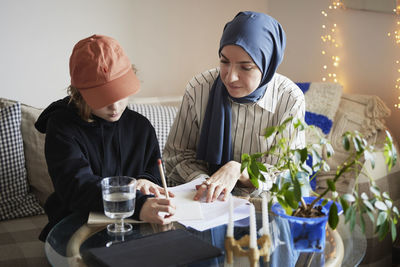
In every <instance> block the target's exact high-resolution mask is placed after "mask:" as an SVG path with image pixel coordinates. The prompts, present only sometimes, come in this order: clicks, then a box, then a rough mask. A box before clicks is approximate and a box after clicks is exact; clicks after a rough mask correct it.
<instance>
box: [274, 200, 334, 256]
mask: <svg viewBox="0 0 400 267" xmlns="http://www.w3.org/2000/svg"><path fill="white" fill-rule="evenodd" d="M314 199H315V197H304V201H305V202H306V203H307V204H309V203H311V202H312V201H313V200H314ZM321 203H322V200H320V201H319V202H317V204H316V205H317V206H318V205H320V204H321ZM331 204H332V202H330V203H328V204H326V205H325V206H323V207H322V212H323V213H324V214H326V216H323V217H317V218H301V217H294V216H289V215H287V214H286V213H285V210H284V209H283V208H282V206H281V205H280V204H279V203H275V204H273V205H272V211H273V212H274V213H275V214H276V215H278V216H280V217H282V218H285V219H287V220H288V222H289V227H290V232H291V241H292V243H293V247H294V249H295V250H298V251H302V252H323V251H324V249H325V236H326V223H327V221H328V213H329V207H330V205H331ZM336 205H337V206H338V214H340V213H341V212H342V208H341V206H340V205H339V204H338V203H336Z"/></svg>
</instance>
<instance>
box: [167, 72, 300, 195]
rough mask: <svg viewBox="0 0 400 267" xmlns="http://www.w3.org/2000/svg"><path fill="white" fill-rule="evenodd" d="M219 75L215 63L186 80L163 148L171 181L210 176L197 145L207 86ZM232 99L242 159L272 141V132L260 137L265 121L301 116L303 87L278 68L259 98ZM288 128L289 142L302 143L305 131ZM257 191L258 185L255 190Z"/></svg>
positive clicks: (236, 151) (236, 148)
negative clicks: (243, 102)
mask: <svg viewBox="0 0 400 267" xmlns="http://www.w3.org/2000/svg"><path fill="white" fill-rule="evenodd" d="M218 75H219V69H212V70H208V71H206V72H203V73H201V74H199V75H196V76H195V77H194V78H193V79H192V80H191V81H190V82H189V83H188V85H187V86H186V92H185V95H184V97H183V100H182V103H181V107H180V109H179V112H178V114H177V116H176V118H175V121H174V123H173V125H172V127H171V130H170V132H169V136H168V140H167V143H166V145H165V148H164V153H163V159H164V163H165V168H166V172H167V177H168V180H169V181H170V184H182V183H185V182H189V181H191V180H193V179H195V178H198V177H200V176H204V177H208V176H209V174H208V169H207V164H206V162H204V161H199V160H196V147H197V142H198V140H199V137H200V129H201V127H202V123H203V119H204V113H205V110H206V107H207V102H208V96H209V92H210V90H211V87H212V85H213V83H214V80H215V79H216V78H217V76H218ZM230 102H231V108H232V126H231V127H232V130H231V134H232V149H233V160H235V161H237V162H241V155H242V154H243V153H248V154H253V153H256V152H264V151H267V150H268V149H269V147H270V146H271V145H272V144H274V142H275V141H276V140H275V136H271V137H269V138H268V139H267V140H266V139H265V137H264V134H265V129H266V128H267V127H270V126H276V125H279V124H280V123H281V122H283V121H284V120H285V119H286V118H288V117H290V116H293V117H294V118H299V119H301V120H302V121H304V113H305V102H304V95H303V92H302V91H301V90H300V89H299V88H298V86H297V85H296V84H295V83H293V82H292V81H291V80H289V79H288V78H286V77H285V76H283V75H280V74H277V73H276V74H275V75H274V77H273V78H272V80H271V81H270V82H269V83H268V87H267V90H266V93H265V95H264V96H263V97H262V98H261V99H260V100H259V101H258V102H256V103H245V104H240V103H236V102H233V101H230ZM286 134H287V135H288V137H291V138H289V140H290V139H291V140H292V143H291V147H292V148H299V147H304V146H305V137H304V133H303V132H298V131H297V130H295V129H294V127H293V126H292V127H289V128H288V131H287V133H286ZM286 134H285V135H286ZM262 160H263V163H266V165H267V166H268V165H272V164H274V163H276V161H277V158H274V157H268V158H263V159H262ZM264 189H265V188H264ZM260 191H262V190H258V193H259V192H260Z"/></svg>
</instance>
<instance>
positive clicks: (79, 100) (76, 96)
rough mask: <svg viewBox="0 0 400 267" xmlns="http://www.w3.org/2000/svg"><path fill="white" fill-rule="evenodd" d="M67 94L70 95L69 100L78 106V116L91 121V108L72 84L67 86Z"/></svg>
mask: <svg viewBox="0 0 400 267" xmlns="http://www.w3.org/2000/svg"><path fill="white" fill-rule="evenodd" d="M68 95H69V96H70V97H71V98H70V100H69V102H70V103H71V102H73V103H74V104H75V106H76V107H77V108H78V111H79V116H80V117H81V118H82V119H83V120H84V121H88V122H91V121H93V120H92V109H91V108H90V107H89V106H88V104H86V102H85V100H84V99H83V97H82V95H81V93H80V92H79V90H78V89H77V88H75V87H73V86H71V85H70V86H69V87H68Z"/></svg>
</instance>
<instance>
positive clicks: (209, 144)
mask: <svg viewBox="0 0 400 267" xmlns="http://www.w3.org/2000/svg"><path fill="white" fill-rule="evenodd" d="M285 44H286V37H285V33H284V31H283V29H282V26H281V25H280V24H279V22H277V21H276V20H275V19H274V18H272V17H270V16H268V15H266V14H263V13H258V12H251V11H246V12H240V13H238V14H237V15H236V16H235V17H234V19H233V20H232V21H230V22H228V23H227V24H226V25H225V27H224V31H223V34H222V37H221V41H220V47H219V51H218V52H219V57H220V68H219V69H213V70H209V71H206V72H204V73H202V74H200V75H197V76H195V77H194V78H193V80H192V81H191V82H189V84H188V85H187V87H186V93H185V95H184V97H183V100H182V104H181V108H180V111H179V113H178V115H177V117H176V119H175V122H174V124H173V126H172V128H171V131H170V134H169V137H168V141H167V144H166V147H165V150H164V155H163V156H164V161H165V163H166V170H167V176H168V179H169V180H170V181H171V182H173V183H176V184H181V183H185V182H189V181H191V180H193V179H196V178H206V181H205V182H203V183H202V184H199V185H198V186H197V194H196V196H195V200H198V199H200V198H201V197H202V196H203V195H204V193H205V192H207V193H206V201H207V202H211V201H214V200H215V199H217V198H218V197H222V198H223V199H225V197H226V196H227V195H228V193H229V192H231V191H232V190H233V189H235V193H237V194H240V195H243V194H246V195H249V194H250V195H251V196H255V195H258V194H260V193H261V191H264V190H267V189H268V183H267V184H261V185H260V187H259V189H258V190H256V188H255V187H254V186H253V185H252V184H251V182H250V180H249V177H248V174H247V173H245V172H243V173H241V172H240V161H241V155H242V154H243V153H249V154H252V153H255V152H262V151H266V150H268V148H269V147H270V146H271V145H272V144H274V142H275V139H274V136H272V137H270V138H269V139H268V140H265V139H264V131H265V129H266V128H267V127H270V126H275V125H279V124H280V123H281V122H283V121H284V120H285V119H287V118H288V117H290V116H293V117H294V118H299V119H301V120H304V112H305V102H304V95H303V93H302V91H301V90H300V89H299V88H298V87H297V86H296V85H295V84H294V83H293V82H292V81H291V80H290V79H288V78H287V77H285V76H283V75H280V74H278V73H276V69H277V68H278V66H279V64H280V63H281V62H282V59H283V54H284V49H285ZM286 134H287V135H288V137H290V138H289V139H290V140H292V141H291V142H292V144H291V146H292V147H303V146H304V145H305V139H304V135H303V134H302V133H301V132H298V131H297V130H295V128H294V127H293V126H292V127H289V128H288V130H287V133H286ZM276 160H277V159H276V158H273V157H269V158H263V159H262V161H263V163H264V164H265V165H266V166H267V168H268V166H271V165H273V164H274V163H276ZM267 180H269V183H271V182H273V181H274V177H270V179H267Z"/></svg>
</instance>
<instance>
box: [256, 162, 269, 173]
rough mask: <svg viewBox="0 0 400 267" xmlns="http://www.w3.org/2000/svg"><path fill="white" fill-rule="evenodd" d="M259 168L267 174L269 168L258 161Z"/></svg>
mask: <svg viewBox="0 0 400 267" xmlns="http://www.w3.org/2000/svg"><path fill="white" fill-rule="evenodd" d="M256 164H257V167H258V169H259V170H260V171H263V172H267V167H265V165H264V164H262V163H261V162H259V161H256Z"/></svg>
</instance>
